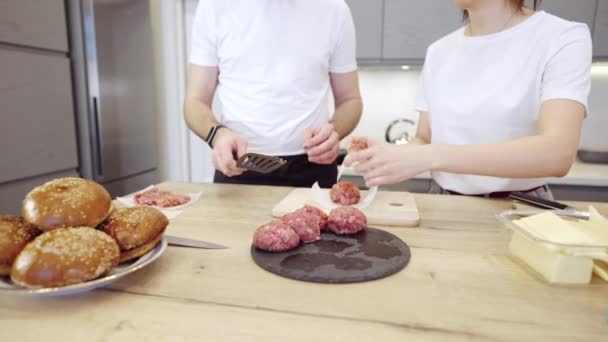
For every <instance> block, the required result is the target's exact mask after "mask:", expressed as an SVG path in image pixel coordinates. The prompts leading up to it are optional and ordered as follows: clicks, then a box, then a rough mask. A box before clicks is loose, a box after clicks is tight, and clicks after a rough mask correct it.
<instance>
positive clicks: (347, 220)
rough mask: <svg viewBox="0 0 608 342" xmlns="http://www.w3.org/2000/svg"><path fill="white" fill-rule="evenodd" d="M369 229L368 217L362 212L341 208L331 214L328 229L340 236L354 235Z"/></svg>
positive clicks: (346, 207) (352, 208)
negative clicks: (366, 228)
mask: <svg viewBox="0 0 608 342" xmlns="http://www.w3.org/2000/svg"><path fill="white" fill-rule="evenodd" d="M365 227H367V217H365V214H364V213H362V212H361V210H359V209H357V208H354V207H348V206H341V207H338V208H336V209H334V210H332V211H331V212H330V213H329V218H328V219H327V229H328V230H329V231H331V232H333V233H335V234H338V235H345V234H354V233H357V232H360V231H362V230H363V229H365Z"/></svg>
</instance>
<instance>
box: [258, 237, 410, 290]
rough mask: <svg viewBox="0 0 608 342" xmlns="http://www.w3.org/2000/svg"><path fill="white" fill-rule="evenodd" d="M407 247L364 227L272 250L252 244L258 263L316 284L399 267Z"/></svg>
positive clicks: (370, 275)
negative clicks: (352, 232)
mask: <svg viewBox="0 0 608 342" xmlns="http://www.w3.org/2000/svg"><path fill="white" fill-rule="evenodd" d="M410 255H411V254H410V248H409V247H408V246H407V244H406V243H405V242H403V240H401V239H399V238H398V237H396V236H395V235H393V234H391V233H389V232H386V231H383V230H379V229H375V228H367V229H366V230H363V231H361V232H359V233H357V234H353V235H335V234H332V233H328V232H323V233H322V234H321V240H319V241H316V242H313V243H307V244H301V245H300V246H298V247H297V248H294V249H292V250H289V251H286V252H282V253H272V252H266V251H263V250H260V249H258V248H256V247H254V246H253V245H252V246H251V257H252V258H253V260H254V261H255V263H256V264H258V266H260V267H262V268H263V269H265V270H267V271H270V272H272V273H275V274H278V275H280V276H283V277H287V278H291V279H296V280H303V281H311V282H317V283H353V282H362V281H367V280H373V279H379V278H383V277H386V276H389V275H391V274H394V273H396V272H399V271H400V270H402V269H403V268H404V267H405V266H407V264H408V263H409V261H410Z"/></svg>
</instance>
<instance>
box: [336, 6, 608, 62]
mask: <svg viewBox="0 0 608 342" xmlns="http://www.w3.org/2000/svg"><path fill="white" fill-rule="evenodd" d="M346 2H347V3H348V5H349V6H350V8H351V12H352V14H353V19H354V21H355V26H356V29H357V58H358V60H359V63H360V64H422V63H423V62H424V57H425V54H426V49H427V48H428V46H429V45H430V44H432V43H433V42H434V41H436V40H437V39H439V38H441V37H443V36H445V35H447V34H449V33H450V32H453V31H454V30H456V29H458V28H460V27H462V26H463V25H465V23H464V21H463V17H462V12H461V11H460V10H458V8H456V7H455V6H454V3H453V1H448V0H424V1H420V0H346ZM531 3H532V1H531V0H526V4H527V5H528V6H530V4H531ZM540 9H541V10H544V11H546V12H548V13H551V14H554V15H557V16H559V17H562V18H565V19H568V20H572V21H578V22H583V23H586V24H587V25H589V28H590V29H591V30H592V33H593V40H594V42H593V44H594V57H595V58H596V59H601V58H608V0H599V1H598V0H576V1H574V0H544V1H542V2H541V7H540Z"/></svg>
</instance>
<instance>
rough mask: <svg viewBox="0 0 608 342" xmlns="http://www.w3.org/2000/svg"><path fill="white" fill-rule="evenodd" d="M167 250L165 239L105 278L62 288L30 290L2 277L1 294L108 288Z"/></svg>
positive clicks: (35, 294)
mask: <svg viewBox="0 0 608 342" xmlns="http://www.w3.org/2000/svg"><path fill="white" fill-rule="evenodd" d="M166 249H167V239H165V238H164V237H163V239H162V240H160V241H159V242H158V243H157V244H156V246H155V247H154V249H152V250H151V251H149V252H148V253H146V254H144V255H142V256H141V257H139V258H138V259H135V260H133V261H131V262H126V263H122V264H120V265H118V266H116V267H114V268H112V270H110V273H108V274H107V275H106V276H105V277H102V278H97V279H94V280H91V281H87V282H84V283H80V284H74V285H68V286H60V287H46V288H38V289H29V288H23V287H19V286H17V285H15V284H13V283H12V282H11V280H10V278H9V277H0V293H3V294H8V295H22V296H32V297H53V296H66V295H73V294H77V293H81V292H86V291H90V290H93V289H96V288H98V287H102V286H106V285H108V284H111V283H113V282H115V281H117V280H118V279H120V278H122V277H124V276H126V275H127V274H130V273H133V272H135V271H137V270H140V269H142V268H144V267H146V266H147V265H149V264H151V263H152V262H153V261H155V260H156V259H158V258H159V257H160V256H161V255H162V254H163V253H164V251H165V250H166Z"/></svg>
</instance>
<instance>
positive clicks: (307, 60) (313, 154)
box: [185, 0, 362, 187]
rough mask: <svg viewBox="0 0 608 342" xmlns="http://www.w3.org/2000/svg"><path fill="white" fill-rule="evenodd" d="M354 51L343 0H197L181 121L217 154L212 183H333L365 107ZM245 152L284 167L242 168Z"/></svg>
mask: <svg viewBox="0 0 608 342" xmlns="http://www.w3.org/2000/svg"><path fill="white" fill-rule="evenodd" d="M355 45H356V44H355V29H354V24H353V20H352V17H351V14H350V10H349V8H348V6H347V5H346V4H345V3H344V0H285V1H277V0H201V1H200V3H199V5H198V8H197V11H196V17H195V19H194V27H193V34H192V49H191V55H190V64H189V67H188V89H187V95H186V99H185V119H186V122H187V123H188V126H189V127H190V128H191V129H192V131H193V132H195V133H196V134H197V135H198V136H200V137H201V138H202V139H204V140H205V141H207V143H208V144H209V145H210V146H211V147H212V148H213V164H214V166H215V168H216V170H217V171H216V174H215V178H214V181H215V182H221V183H239V184H267V185H283V186H304V187H305V186H311V185H312V184H313V183H314V182H316V181H318V182H319V183H320V184H321V186H325V187H329V186H331V185H332V184H333V183H335V182H336V175H337V167H336V158H337V157H338V154H339V141H340V139H341V138H343V137H344V136H346V135H348V134H349V133H350V132H351V131H352V130H353V129H354V128H355V126H356V125H357V123H358V122H359V119H360V116H361V111H362V103H361V97H360V94H359V85H358V77H357V72H356V70H357V62H356V54H355ZM330 90H331V92H330ZM330 93H333V96H334V103H335V112H334V114H333V117H332V118H331V120H330V111H329V96H330ZM214 95H215V96H216V101H215V103H214V106H213V109H214V110H213V112H212V110H211V107H212V102H214V101H213V98H214ZM246 152H255V153H260V154H265V155H271V156H280V157H282V158H284V159H286V160H287V161H288V163H287V164H286V165H285V166H284V167H282V168H281V169H279V170H277V171H275V172H273V173H271V174H269V175H262V174H259V173H255V172H251V171H247V172H244V170H242V169H239V168H237V166H236V162H235V157H240V156H241V155H243V154H244V153H246Z"/></svg>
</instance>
